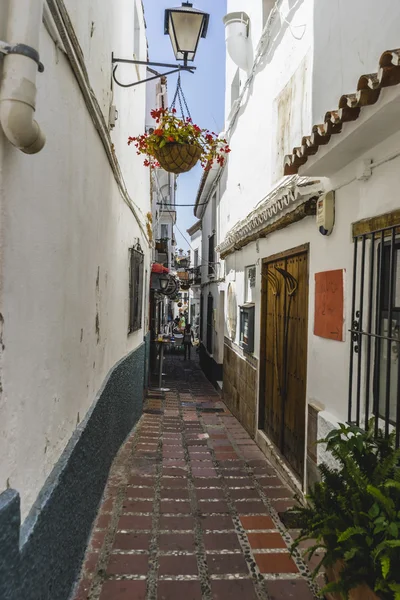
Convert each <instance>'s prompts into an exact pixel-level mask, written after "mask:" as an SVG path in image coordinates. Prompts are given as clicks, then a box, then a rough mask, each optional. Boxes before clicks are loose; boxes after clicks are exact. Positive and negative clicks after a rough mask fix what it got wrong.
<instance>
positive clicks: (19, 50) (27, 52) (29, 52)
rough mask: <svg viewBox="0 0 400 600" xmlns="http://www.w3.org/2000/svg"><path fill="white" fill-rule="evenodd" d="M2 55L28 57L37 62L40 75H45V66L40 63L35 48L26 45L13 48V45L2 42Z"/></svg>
mask: <svg viewBox="0 0 400 600" xmlns="http://www.w3.org/2000/svg"><path fill="white" fill-rule="evenodd" d="M1 54H4V56H7V54H21V55H22V56H26V57H27V58H30V59H31V60H33V61H35V63H36V64H37V66H38V71H39V73H43V71H44V65H43V63H41V62H40V57H39V52H38V51H37V50H35V48H32V46H27V45H26V44H15V45H14V46H11V44H8V43H7V42H2V41H0V55H1Z"/></svg>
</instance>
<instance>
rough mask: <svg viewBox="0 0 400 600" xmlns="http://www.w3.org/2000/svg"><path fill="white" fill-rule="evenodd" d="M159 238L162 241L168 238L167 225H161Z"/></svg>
mask: <svg viewBox="0 0 400 600" xmlns="http://www.w3.org/2000/svg"><path fill="white" fill-rule="evenodd" d="M160 237H161V238H162V239H164V240H165V239H166V238H168V237H169V236H168V225H165V224H163V225H161V235H160Z"/></svg>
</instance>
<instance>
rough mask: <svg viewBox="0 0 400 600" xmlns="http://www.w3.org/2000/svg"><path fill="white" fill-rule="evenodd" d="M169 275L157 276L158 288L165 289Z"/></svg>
mask: <svg viewBox="0 0 400 600" xmlns="http://www.w3.org/2000/svg"><path fill="white" fill-rule="evenodd" d="M169 279H170V278H169V275H160V276H159V278H158V282H159V284H160V290H161V291H162V292H163V291H164V290H166V289H167V287H168V284H169Z"/></svg>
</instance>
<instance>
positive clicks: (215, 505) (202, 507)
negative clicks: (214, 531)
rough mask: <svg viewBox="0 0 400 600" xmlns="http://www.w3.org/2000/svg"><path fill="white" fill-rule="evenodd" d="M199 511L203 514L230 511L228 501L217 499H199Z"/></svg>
mask: <svg viewBox="0 0 400 600" xmlns="http://www.w3.org/2000/svg"><path fill="white" fill-rule="evenodd" d="M198 506H199V511H200V512H201V513H202V514H212V513H228V512H229V507H228V504H227V503H226V502H223V501H219V500H217V501H216V502H210V501H209V500H199V503H198Z"/></svg>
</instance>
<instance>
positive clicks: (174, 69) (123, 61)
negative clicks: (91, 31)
mask: <svg viewBox="0 0 400 600" xmlns="http://www.w3.org/2000/svg"><path fill="white" fill-rule="evenodd" d="M111 63H112V64H113V65H115V67H114V68H113V72H112V77H113V80H114V82H115V83H116V84H117V85H119V86H120V87H123V88H129V87H133V86H135V85H139V84H140V83H146V82H147V81H153V79H159V78H160V77H165V76H166V75H172V73H180V72H181V71H188V72H189V73H192V74H193V73H194V71H195V70H196V67H192V66H190V67H189V66H188V65H187V63H186V61H185V64H183V65H172V64H169V63H159V62H151V61H145V60H131V59H128V58H115V57H114V54H112V56H111ZM118 63H121V64H129V65H146V66H147V67H150V66H152V67H164V68H170V69H171V71H167V72H166V73H157V75H153V77H148V78H147V79H141V80H140V81H135V82H134V83H121V82H120V81H118V79H117V78H116V77H115V73H116V71H117V69H118Z"/></svg>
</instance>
